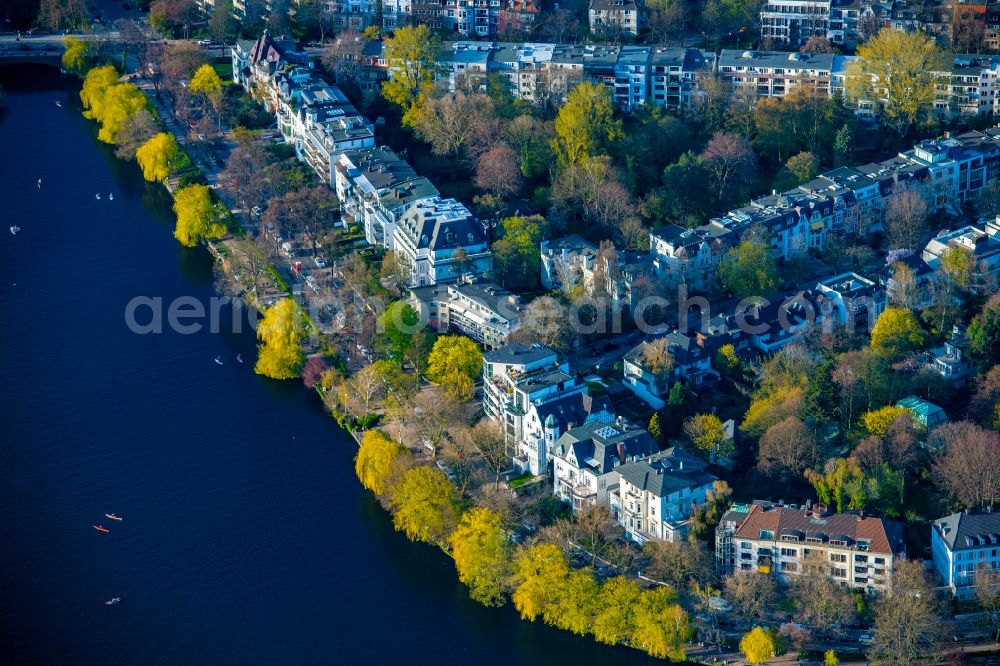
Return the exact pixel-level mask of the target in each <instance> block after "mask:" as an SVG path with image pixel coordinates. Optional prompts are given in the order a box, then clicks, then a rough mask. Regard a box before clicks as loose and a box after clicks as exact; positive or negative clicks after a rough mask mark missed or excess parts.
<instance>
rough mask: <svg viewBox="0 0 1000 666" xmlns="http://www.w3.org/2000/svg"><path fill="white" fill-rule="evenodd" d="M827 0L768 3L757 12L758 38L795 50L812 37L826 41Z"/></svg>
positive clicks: (784, 0) (828, 24) (828, 3)
mask: <svg viewBox="0 0 1000 666" xmlns="http://www.w3.org/2000/svg"><path fill="white" fill-rule="evenodd" d="M829 29H830V0H767V2H765V3H764V5H763V6H762V7H761V9H760V36H761V38H762V39H771V40H773V41H775V42H778V43H779V44H783V45H787V46H790V47H791V48H798V47H799V46H801V45H803V44H805V43H806V42H808V41H809V39H810V38H811V37H823V38H826V37H827V35H828V32H829Z"/></svg>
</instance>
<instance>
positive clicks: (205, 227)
mask: <svg viewBox="0 0 1000 666" xmlns="http://www.w3.org/2000/svg"><path fill="white" fill-rule="evenodd" d="M93 60H94V56H93V55H92V54H91V52H90V47H89V45H88V43H87V42H85V41H83V40H78V39H76V38H74V37H67V39H66V50H65V52H64V54H63V65H64V66H65V67H66V69H67V70H69V71H73V72H77V73H80V74H81V75H82V76H83V86H82V88H81V90H80V100H81V101H82V102H83V108H84V112H83V113H84V116H85V117H87V118H89V119H91V120H94V121H96V122H97V123H99V125H100V129H99V130H98V134H97V138H98V139H99V140H100V141H103V142H104V143H109V144H112V145H114V146H115V147H116V148H115V154H116V155H117V156H118V157H119V158H121V159H125V160H132V159H134V160H135V161H136V162H137V163H138V165H139V167H140V168H141V169H142V174H143V177H144V178H145V179H146V180H147V181H150V182H164V183H165V182H166V181H167V180H168V178H170V177H171V176H172V175H174V174H177V173H178V172H185V171H187V172H188V173H187V174H186V175H184V176H181V177H180V178H177V179H175V180H174V181H173V182H171V186H172V189H171V191H172V194H173V197H174V204H173V210H174V213H175V215H176V224H175V228H174V238H176V239H177V241H178V242H179V243H180V244H181V245H184V246H185V247H194V246H196V245H198V244H200V243H204V242H207V241H211V240H216V239H219V238H222V237H224V236H226V235H227V234H229V233H235V234H241V233H242V230H241V229H240V228H239V226H238V225H235V224H234V222H233V219H232V215H231V214H230V212H229V210H228V208H226V206H225V204H223V203H222V202H221V201H220V200H219V199H218V197H217V196H216V194H215V193H214V192H213V191H212V190H211V189H210V188H209V187H208V186H207V185H205V184H204V177H203V176H202V175H201V174H200V173H191V171H192V170H193V166H192V163H191V159H190V157H189V156H188V155H187V153H185V152H184V151H183V150H182V148H181V146H180V144H179V143H178V142H177V139H176V137H174V135H173V134H172V133H170V132H167V131H164V130H163V129H161V123H160V122H159V121H158V119H157V112H156V108H155V107H154V106H153V105H152V104H151V102H150V100H149V98H148V97H147V96H146V94H145V93H144V92H143V91H142V90H140V89H139V88H138V87H137V86H136V85H134V84H133V83H129V82H127V81H122V77H121V75H120V73H119V71H118V69H116V67H115V66H114V65H110V64H99V63H94V62H93ZM186 73H187V75H188V77H189V78H190V85H189V86H188V88H189V90H190V91H191V93H192V94H194V95H197V96H200V97H202V98H203V99H204V102H205V105H206V107H207V106H208V105H212V106H215V107H217V106H218V105H219V102H218V100H220V99H221V95H222V81H221V79H220V78H219V75H218V74H217V73H216V71H215V69H214V68H213V67H212V66H211V65H210V64H208V63H203V64H197V61H196V60H195V61H193V62H192V65H191V66H190V69H189V71H188V72H186ZM199 181H201V182H199ZM306 325H307V323H306V315H305V314H304V312H302V310H301V308H299V307H298V306H297V305H296V304H295V302H294V301H293V300H292V299H290V298H285V299H283V300H280V301H278V302H277V303H276V304H275V305H274V306H272V307H270V308H268V309H267V310H266V311H265V313H264V317H263V320H262V321H261V322H260V325H259V326H258V328H257V337H258V339H259V340H260V345H259V348H258V352H259V353H258V359H257V364H256V366H255V370H256V372H257V373H258V374H261V375H264V376H267V377H272V378H275V379H288V378H292V377H298V376H300V373H301V369H302V366H303V364H304V355H303V351H302V341H303V340H304V338H305V335H304V330H305V327H306Z"/></svg>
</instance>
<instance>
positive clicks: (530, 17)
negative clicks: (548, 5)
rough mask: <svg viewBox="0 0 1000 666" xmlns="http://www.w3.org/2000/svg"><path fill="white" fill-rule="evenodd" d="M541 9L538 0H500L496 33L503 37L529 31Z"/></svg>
mask: <svg viewBox="0 0 1000 666" xmlns="http://www.w3.org/2000/svg"><path fill="white" fill-rule="evenodd" d="M541 11H542V8H541V3H540V2H538V0H501V8H500V12H499V15H498V16H499V22H498V24H497V34H499V35H500V36H501V37H503V36H505V35H510V34H520V33H527V32H530V31H531V30H532V28H533V27H534V26H535V20H536V19H537V18H538V15H539V14H540V13H541Z"/></svg>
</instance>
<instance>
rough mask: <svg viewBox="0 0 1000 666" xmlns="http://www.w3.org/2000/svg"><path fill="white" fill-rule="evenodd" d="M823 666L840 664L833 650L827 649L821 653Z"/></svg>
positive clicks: (837, 665)
mask: <svg viewBox="0 0 1000 666" xmlns="http://www.w3.org/2000/svg"><path fill="white" fill-rule="evenodd" d="M823 666H840V659H838V658H837V653H836V652H835V651H833V650H827V651H826V652H824V653H823Z"/></svg>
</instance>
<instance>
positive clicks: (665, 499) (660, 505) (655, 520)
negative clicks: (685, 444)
mask: <svg viewBox="0 0 1000 666" xmlns="http://www.w3.org/2000/svg"><path fill="white" fill-rule="evenodd" d="M617 472H618V477H619V480H618V487H617V488H614V487H612V488H611V490H610V492H609V496H608V502H609V505H610V507H611V513H612V515H614V516H615V518H616V519H617V520H618V522H619V524H621V526H622V527H624V528H625V534H626V535H627V536H628V537H629V538H630V539H632V540H633V541H636V542H638V543H639V544H643V543H646V542H647V541H650V540H660V541H681V540H683V539H685V538H687V531H688V530H687V525H688V520H689V519H690V517H691V514H692V513H693V512H694V511H695V510H696V509H697V507H698V506H700V505H702V504H704V503H705V501H706V499H707V495H708V492H709V491H711V490H712V484H714V483H715V482H716V481H717V480H718V479H717V478H716V477H715V476H713V475H712V474H709V473H708V472H706V471H705V463H704V461H702V460H699V459H698V458H695V457H694V456H692V455H690V454H688V453H686V452H685V451H683V450H681V449H680V448H678V447H676V446H675V447H672V448H669V449H667V450H665V451H661V452H660V453H655V454H653V455H651V456H649V457H647V458H643V459H641V460H636V461H633V462H627V463H625V464H624V465H621V466H620V467H618V470H617Z"/></svg>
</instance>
